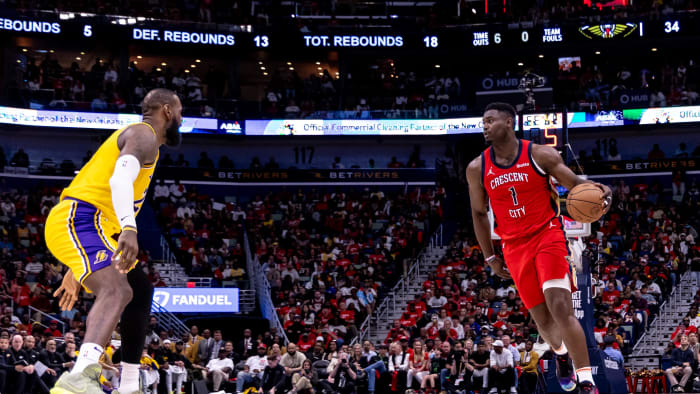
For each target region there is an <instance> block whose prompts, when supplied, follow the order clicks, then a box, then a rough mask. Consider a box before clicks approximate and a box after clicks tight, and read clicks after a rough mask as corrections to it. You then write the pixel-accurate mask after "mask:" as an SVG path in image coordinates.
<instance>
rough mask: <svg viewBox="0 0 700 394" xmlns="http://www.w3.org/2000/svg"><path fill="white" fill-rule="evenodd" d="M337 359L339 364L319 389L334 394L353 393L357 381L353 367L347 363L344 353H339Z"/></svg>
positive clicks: (346, 355) (346, 356)
mask: <svg viewBox="0 0 700 394" xmlns="http://www.w3.org/2000/svg"><path fill="white" fill-rule="evenodd" d="M338 359H339V361H340V362H338V363H337V364H336V365H335V368H333V371H331V373H330V375H329V376H328V379H326V380H325V381H322V382H321V387H322V388H323V389H325V390H328V391H331V392H334V393H342V394H350V393H354V392H355V380H357V371H356V370H355V366H354V365H352V364H350V363H349V362H348V354H347V353H345V352H342V351H341V352H340V353H339V354H338ZM373 372H374V371H373ZM370 393H371V391H370Z"/></svg>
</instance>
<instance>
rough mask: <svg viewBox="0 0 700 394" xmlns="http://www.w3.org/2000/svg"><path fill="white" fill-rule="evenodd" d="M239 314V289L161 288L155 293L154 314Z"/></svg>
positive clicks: (152, 308) (152, 309)
mask: <svg viewBox="0 0 700 394" xmlns="http://www.w3.org/2000/svg"><path fill="white" fill-rule="evenodd" d="M156 304H158V305H160V307H161V308H163V309H165V310H167V311H168V312H173V313H187V312H190V313H191V312H196V313H199V312H205V313H207V312H218V313H226V312H227V313H238V289H231V288H226V289H223V288H221V289H218V288H217V289H213V288H171V287H159V288H156V290H155V291H154V292H153V305H152V306H151V311H152V312H159V308H158V306H157V305H156Z"/></svg>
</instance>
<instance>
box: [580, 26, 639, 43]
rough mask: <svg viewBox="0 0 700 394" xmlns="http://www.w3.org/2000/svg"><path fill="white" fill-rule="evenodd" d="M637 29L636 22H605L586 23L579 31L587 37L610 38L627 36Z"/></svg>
mask: <svg viewBox="0 0 700 394" xmlns="http://www.w3.org/2000/svg"><path fill="white" fill-rule="evenodd" d="M635 30H637V24H636V23H625V24H621V23H605V24H602V25H593V26H588V25H586V26H583V27H580V28H579V29H578V31H579V32H580V33H581V34H583V36H584V37H586V38H589V39H597V38H602V39H606V40H607V39H610V38H621V37H627V36H629V35H630V34H632V32H633V31H635Z"/></svg>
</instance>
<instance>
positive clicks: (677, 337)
mask: <svg viewBox="0 0 700 394" xmlns="http://www.w3.org/2000/svg"><path fill="white" fill-rule="evenodd" d="M697 331H698V329H697V328H695V327H693V326H686V325H685V324H683V323H681V324H679V325H678V327H676V330H675V331H673V334H671V342H673V343H675V344H676V346H680V343H681V336H683V335H688V334H690V333H691V332H697Z"/></svg>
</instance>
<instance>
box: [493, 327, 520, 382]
mask: <svg viewBox="0 0 700 394" xmlns="http://www.w3.org/2000/svg"><path fill="white" fill-rule="evenodd" d="M489 386H490V388H491V390H490V391H489V393H497V392H499V391H500V390H502V389H504V388H506V389H507V388H510V392H511V394H517V393H518V391H517V390H516V389H515V368H514V364H513V353H511V352H510V351H507V350H505V349H504V346H503V341H501V340H497V341H495V342H494V343H493V350H491V357H490V368H489Z"/></svg>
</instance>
